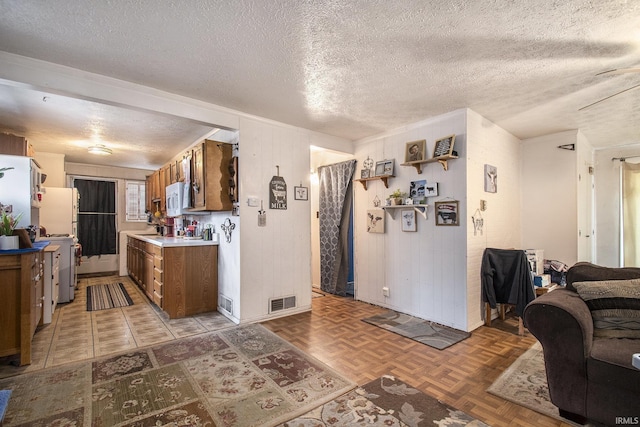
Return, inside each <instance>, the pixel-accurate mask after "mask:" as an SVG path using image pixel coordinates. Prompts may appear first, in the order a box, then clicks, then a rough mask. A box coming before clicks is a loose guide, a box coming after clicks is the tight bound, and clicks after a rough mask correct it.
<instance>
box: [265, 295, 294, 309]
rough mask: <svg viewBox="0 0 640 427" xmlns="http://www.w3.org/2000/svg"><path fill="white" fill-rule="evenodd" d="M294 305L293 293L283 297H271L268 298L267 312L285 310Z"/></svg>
mask: <svg viewBox="0 0 640 427" xmlns="http://www.w3.org/2000/svg"><path fill="white" fill-rule="evenodd" d="M295 306H296V297H295V295H292V296H289V297H283V298H273V299H270V300H269V313H273V312H275V311H280V310H286V309H288V308H294V307H295Z"/></svg>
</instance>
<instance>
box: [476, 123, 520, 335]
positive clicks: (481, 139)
mask: <svg viewBox="0 0 640 427" xmlns="http://www.w3.org/2000/svg"><path fill="white" fill-rule="evenodd" d="M467 135H468V136H467V151H466V155H467V202H468V208H467V221H468V222H467V230H466V231H467V317H468V323H467V324H468V330H473V329H475V328H477V327H478V326H480V325H482V323H483V320H482V310H483V303H482V286H481V280H480V269H481V265H482V255H483V253H484V250H485V248H500V249H508V248H522V244H521V240H520V238H521V237H520V230H521V222H520V221H521V219H520V214H519V212H520V193H521V188H520V162H519V159H520V151H521V147H520V140H519V139H518V138H516V137H515V136H513V135H511V134H510V133H508V132H507V131H505V130H504V129H502V128H500V127H498V126H497V125H495V124H494V123H492V122H490V121H489V120H487V119H485V118H484V117H482V116H481V115H479V114H477V113H476V112H474V111H472V110H467ZM485 164H488V165H491V166H495V167H496V168H497V170H498V180H497V192H496V193H488V192H485V191H484V166H485ZM480 200H485V201H486V202H487V204H486V210H485V211H480ZM472 216H480V217H481V218H482V220H483V230H482V233H480V232H479V231H476V232H475V233H474V227H473V222H472V221H471V217H472Z"/></svg>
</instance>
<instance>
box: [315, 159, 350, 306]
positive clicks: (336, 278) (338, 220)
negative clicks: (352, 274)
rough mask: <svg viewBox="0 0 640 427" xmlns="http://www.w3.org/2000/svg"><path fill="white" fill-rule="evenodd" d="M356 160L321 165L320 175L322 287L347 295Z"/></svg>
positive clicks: (330, 291)
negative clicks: (352, 184)
mask: <svg viewBox="0 0 640 427" xmlns="http://www.w3.org/2000/svg"><path fill="white" fill-rule="evenodd" d="M355 169H356V161H355V160H349V161H346V162H341V163H336V164H334V165H328V166H321V167H319V168H318V175H319V179H320V212H319V217H320V218H319V220H320V288H321V289H322V290H323V291H325V292H329V293H331V294H336V295H341V296H344V295H346V288H347V277H348V274H349V251H348V232H349V218H350V217H351V204H352V199H353V195H352V191H351V178H352V177H353V173H354V171H355Z"/></svg>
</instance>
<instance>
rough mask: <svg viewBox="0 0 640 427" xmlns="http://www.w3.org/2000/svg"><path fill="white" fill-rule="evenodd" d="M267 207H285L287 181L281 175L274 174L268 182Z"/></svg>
mask: <svg viewBox="0 0 640 427" xmlns="http://www.w3.org/2000/svg"><path fill="white" fill-rule="evenodd" d="M269 208H271V209H287V183H286V182H285V181H284V178H282V177H281V176H274V177H273V178H271V182H270V183H269Z"/></svg>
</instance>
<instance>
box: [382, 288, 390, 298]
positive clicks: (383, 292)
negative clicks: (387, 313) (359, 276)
mask: <svg viewBox="0 0 640 427" xmlns="http://www.w3.org/2000/svg"><path fill="white" fill-rule="evenodd" d="M382 295H384V296H385V297H388V296H389V288H388V287H386V286H385V287H384V288H382Z"/></svg>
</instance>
